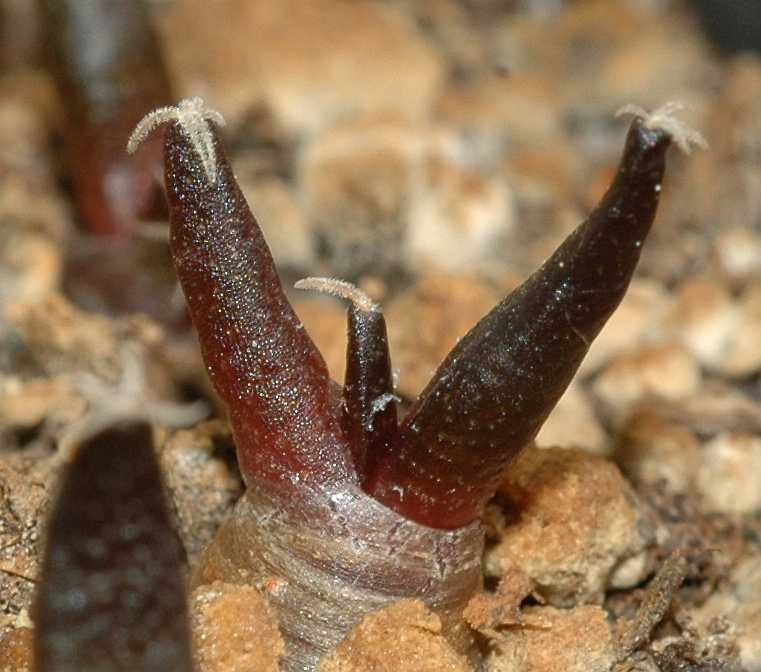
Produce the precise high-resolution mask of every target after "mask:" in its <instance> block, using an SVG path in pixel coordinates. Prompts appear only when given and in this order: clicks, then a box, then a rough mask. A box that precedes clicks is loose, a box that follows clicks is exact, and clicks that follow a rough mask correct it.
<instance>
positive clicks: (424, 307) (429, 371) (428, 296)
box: [386, 273, 500, 398]
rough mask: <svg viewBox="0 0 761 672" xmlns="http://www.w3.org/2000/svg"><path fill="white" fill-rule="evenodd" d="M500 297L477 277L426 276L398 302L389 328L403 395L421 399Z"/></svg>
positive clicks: (392, 309)
mask: <svg viewBox="0 0 761 672" xmlns="http://www.w3.org/2000/svg"><path fill="white" fill-rule="evenodd" d="M499 298H500V293H499V292H498V291H496V290H495V289H494V288H492V287H491V286H490V285H488V284H486V283H485V282H483V281H480V280H478V279H476V278H475V277H473V276H465V275H453V274H445V273H430V274H428V275H425V276H423V277H422V278H420V280H419V281H418V282H417V283H416V284H415V285H414V286H413V287H411V288H410V289H408V290H407V291H405V292H402V293H401V294H399V295H398V296H397V297H395V298H394V299H393V301H391V302H390V303H389V304H388V307H387V309H386V323H387V325H388V332H389V341H390V344H391V354H392V358H393V363H394V367H395V368H396V369H397V370H398V372H399V390H400V391H401V393H402V394H404V395H406V396H409V397H411V398H415V397H417V395H418V394H419V393H420V392H421V391H422V390H423V388H424V387H425V385H426V384H427V383H428V381H429V380H430V378H431V376H432V375H433V373H434V371H436V369H437V368H438V367H439V364H441V362H442V360H443V359H444V357H446V355H447V354H448V353H449V351H450V350H451V349H452V347H454V345H455V343H456V342H457V340H458V339H459V338H462V337H463V336H464V335H465V334H466V333H468V331H470V329H471V328H472V327H474V326H475V324H476V323H477V322H478V321H479V320H480V319H481V318H482V317H483V316H484V315H485V314H486V313H487V312H488V311H489V310H491V308H492V307H493V306H494V305H495V304H496V303H497V301H498V300H499ZM421 325H422V327H423V328H421Z"/></svg>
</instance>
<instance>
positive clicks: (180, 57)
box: [159, 0, 445, 136]
mask: <svg viewBox="0 0 761 672" xmlns="http://www.w3.org/2000/svg"><path fill="white" fill-rule="evenodd" d="M168 9H169V11H167V12H165V13H161V14H160V15H159V18H160V19H161V22H160V28H161V29H162V32H163V38H164V41H165V44H166V54H167V60H168V62H169V66H170V69H171V70H172V71H173V74H174V75H175V76H176V79H177V80H178V86H179V88H180V90H181V92H183V91H184V92H192V91H195V92H196V94H197V93H198V92H199V91H200V92H205V94H204V95H206V96H207V97H208V98H211V99H214V101H215V104H216V105H217V106H218V108H219V109H220V111H221V112H222V113H223V114H224V116H225V118H226V119H227V121H228V123H229V124H231V125H236V124H237V123H238V122H239V121H241V120H242V119H243V118H244V117H245V115H246V114H247V113H248V112H249V111H250V110H251V109H252V108H253V107H255V106H257V105H264V106H265V107H266V108H267V109H268V110H270V111H271V113H272V115H273V116H274V117H275V119H276V121H277V122H278V124H279V125H281V126H283V127H284V128H286V129H287V130H288V132H289V133H291V134H293V135H297V136H302V135H305V134H312V133H315V132H317V131H319V130H321V129H324V128H327V127H329V126H332V125H333V124H334V123H336V122H337V121H339V120H342V119H347V118H351V117H354V116H358V115H360V114H362V113H364V112H367V111H369V110H372V111H374V112H381V113H383V112H391V113H394V114H396V115H400V116H404V117H407V118H410V117H422V116H423V115H425V114H426V112H427V111H428V109H429V107H430V106H431V105H432V103H433V100H434V97H435V96H436V94H437V92H438V90H439V88H440V87H441V85H442V83H443V81H444V77H445V68H444V60H443V58H442V57H441V55H440V54H439V53H437V52H436V51H435V49H434V48H433V47H432V45H430V44H429V43H428V41H427V40H426V39H425V37H424V36H423V35H422V33H421V32H420V31H419V30H418V29H417V28H416V26H415V25H414V23H413V21H412V20H410V18H409V17H407V16H405V15H404V14H403V12H401V11H399V10H398V9H397V8H395V7H394V6H392V5H387V4H378V3H374V2H369V1H368V0H356V1H354V2H333V0H310V2H301V1H300V0H283V1H281V2H270V0H231V1H229V2H223V3H212V4H209V3H207V2H203V1H202V0H195V1H192V2H187V3H185V2H183V3H177V4H173V5H171V6H170V7H169V8H168ZM188 35H193V36H194V39H193V40H188ZM252 36H255V39H252ZM199 44H203V45H204V48H203V49H199V48H198V45H199Z"/></svg>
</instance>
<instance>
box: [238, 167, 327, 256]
mask: <svg viewBox="0 0 761 672" xmlns="http://www.w3.org/2000/svg"><path fill="white" fill-rule="evenodd" d="M236 173H237V175H236V176H237V177H238V180H239V183H240V185H241V189H242V190H243V193H244V194H245V196H246V200H247V201H248V203H249V204H250V206H251V210H252V211H253V213H254V215H255V216H256V219H257V221H258V222H259V226H261V229H262V233H264V238H265V239H266V241H267V245H268V246H269V248H270V251H271V252H272V256H273V258H274V259H275V264H277V267H278V268H280V269H283V268H298V269H308V268H312V267H314V264H315V250H314V240H313V236H312V231H311V229H310V228H309V225H308V223H307V220H306V214H305V213H304V210H303V208H302V206H301V204H300V203H299V202H298V201H297V199H296V197H295V195H294V194H293V192H292V191H291V190H289V189H288V187H287V186H286V185H285V184H284V183H283V182H282V181H281V180H278V179H275V178H271V179H266V180H256V181H251V182H243V181H241V179H240V174H239V171H236Z"/></svg>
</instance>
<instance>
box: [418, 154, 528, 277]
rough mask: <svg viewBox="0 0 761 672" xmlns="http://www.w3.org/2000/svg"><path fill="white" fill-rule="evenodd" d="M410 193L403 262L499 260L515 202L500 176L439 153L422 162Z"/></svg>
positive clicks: (474, 264) (466, 264)
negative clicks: (489, 173)
mask: <svg viewBox="0 0 761 672" xmlns="http://www.w3.org/2000/svg"><path fill="white" fill-rule="evenodd" d="M420 172H421V173H422V175H421V176H420V177H419V179H418V180H417V181H416V182H417V184H415V185H414V188H413V190H412V193H411V194H410V198H411V201H412V202H411V204H410V210H409V221H408V224H407V227H406V230H407V233H406V241H405V242H406V245H405V258H406V264H407V267H408V268H410V269H415V270H416V271H420V270H421V269H424V268H429V269H432V270H437V269H441V270H449V271H457V270H460V271H467V270H481V269H483V268H484V267H485V265H486V264H487V263H492V264H494V265H501V264H504V253H503V248H504V247H505V243H506V240H507V238H508V236H509V235H510V233H511V230H512V229H513V227H514V226H515V204H514V202H513V197H512V192H511V191H510V189H509V188H508V186H507V184H506V183H505V181H504V180H502V179H500V178H496V177H494V176H488V175H484V174H483V173H482V172H481V171H478V170H474V169H473V168H465V167H462V166H458V165H457V164H456V163H454V162H453V161H450V160H447V159H445V158H444V157H433V158H431V159H430V160H429V161H427V162H426V163H425V165H424V166H423V168H422V170H421V171H420Z"/></svg>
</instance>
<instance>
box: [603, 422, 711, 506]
mask: <svg viewBox="0 0 761 672" xmlns="http://www.w3.org/2000/svg"><path fill="white" fill-rule="evenodd" d="M613 459H614V460H615V461H616V463H617V464H618V465H619V466H620V467H621V470H622V471H623V472H624V474H626V476H627V477H628V478H629V479H631V480H632V481H633V482H634V483H635V484H643V485H645V484H646V485H651V486H658V485H660V484H665V485H666V487H667V488H668V489H669V490H670V491H671V492H673V493H680V494H685V493H687V492H689V491H690V490H691V489H692V487H693V486H694V484H695V478H696V476H697V473H698V469H699V467H700V464H701V447H700V443H699V442H698V440H697V438H696V437H695V435H694V434H693V432H692V431H691V430H690V429H689V428H688V427H686V426H685V425H683V424H680V423H679V422H676V421H673V420H669V419H667V418H664V417H663V416H661V415H659V414H658V413H657V412H655V411H653V410H647V409H645V410H643V411H641V412H638V413H636V414H635V415H634V416H633V417H632V418H630V419H629V420H628V421H627V423H626V424H625V425H624V427H623V428H622V429H621V431H620V432H619V434H618V438H617V445H616V449H615V452H614V455H613Z"/></svg>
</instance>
